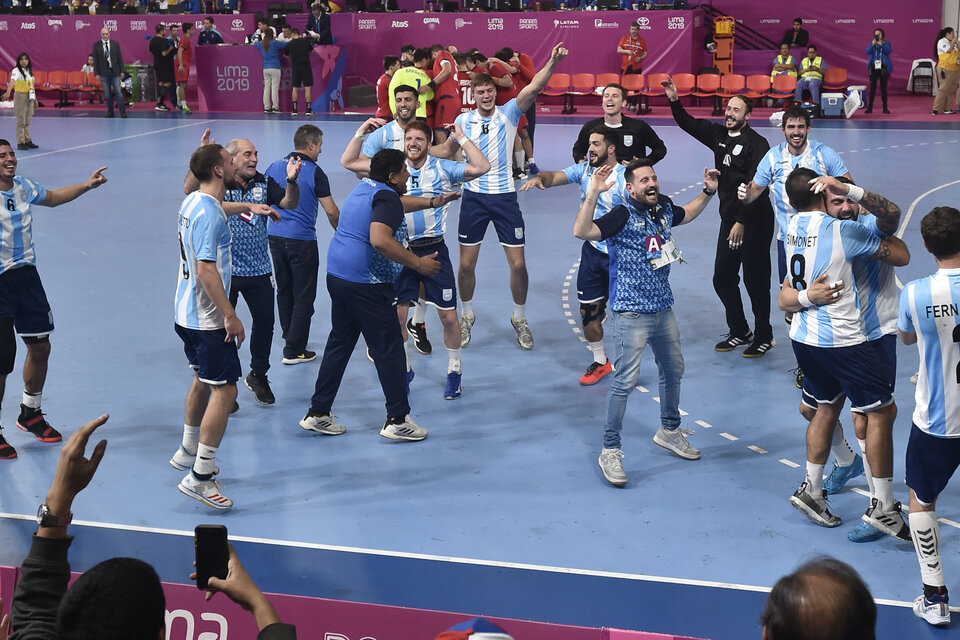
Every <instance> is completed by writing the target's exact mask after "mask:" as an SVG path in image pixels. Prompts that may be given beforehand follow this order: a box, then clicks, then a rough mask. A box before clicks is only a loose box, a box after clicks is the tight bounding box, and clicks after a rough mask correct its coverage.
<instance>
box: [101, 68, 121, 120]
mask: <svg viewBox="0 0 960 640" xmlns="http://www.w3.org/2000/svg"><path fill="white" fill-rule="evenodd" d="M100 82H101V84H103V100H104V102H106V103H107V113H108V114H110V115H112V114H113V97H114V96H116V98H117V104H118V105H120V113H121V114H124V113H126V112H127V105H126V104H124V101H123V91H122V90H121V89H120V76H118V75H117V74H115V73H113V72H110V73H105V74H103V75H102V76H100Z"/></svg>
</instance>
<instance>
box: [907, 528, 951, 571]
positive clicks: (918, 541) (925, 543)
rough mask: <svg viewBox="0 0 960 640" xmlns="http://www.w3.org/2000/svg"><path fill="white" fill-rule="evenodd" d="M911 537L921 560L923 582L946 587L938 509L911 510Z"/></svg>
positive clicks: (918, 558)
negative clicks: (941, 557)
mask: <svg viewBox="0 0 960 640" xmlns="http://www.w3.org/2000/svg"><path fill="white" fill-rule="evenodd" d="M910 537H912V538H913V548H914V550H915V551H916V552H917V560H918V561H919V562H920V577H921V578H922V579H923V584H925V585H929V586H931V587H944V586H946V583H945V582H944V579H943V562H941V559H940V523H938V522H937V512H936V511H911V512H910Z"/></svg>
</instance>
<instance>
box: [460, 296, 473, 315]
mask: <svg viewBox="0 0 960 640" xmlns="http://www.w3.org/2000/svg"><path fill="white" fill-rule="evenodd" d="M460 306H461V311H460V317H461V318H462V317H464V316H472V315H473V300H461V301H460Z"/></svg>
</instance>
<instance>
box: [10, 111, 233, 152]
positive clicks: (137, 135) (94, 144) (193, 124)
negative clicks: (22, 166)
mask: <svg viewBox="0 0 960 640" xmlns="http://www.w3.org/2000/svg"><path fill="white" fill-rule="evenodd" d="M211 122H215V121H214V120H198V121H196V122H191V123H189V124H181V125H178V126H176V127H167V128H165V129H154V130H153V131H145V132H143V133H134V134H132V135H129V136H121V137H119V138H110V139H109V140H101V141H99V142H88V143H87V144H81V145H77V146H75V147H67V148H66V149H54V150H53V151H44V152H43V153H33V154H31V155H29V156H17V160H18V161H19V162H23V161H24V160H31V159H33V158H42V157H44V156H52V155H54V154H57V153H66V152H67V151H76V150H77V149H89V148H90V147H98V146H100V145H102V144H110V143H112V142H122V141H124V140H133V139H134V138H143V137H144V136H153V135H156V134H158V133H166V132H168V131H176V130H177V129H186V128H187V127H197V126H200V125H203V124H210V123H211ZM219 122H223V121H222V120H220V121H219Z"/></svg>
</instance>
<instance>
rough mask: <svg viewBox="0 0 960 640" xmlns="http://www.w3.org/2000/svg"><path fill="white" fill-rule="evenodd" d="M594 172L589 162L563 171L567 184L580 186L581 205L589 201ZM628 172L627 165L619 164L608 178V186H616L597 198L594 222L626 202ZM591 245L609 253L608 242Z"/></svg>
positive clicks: (595, 242) (603, 241) (593, 242)
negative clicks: (591, 179) (589, 189)
mask: <svg viewBox="0 0 960 640" xmlns="http://www.w3.org/2000/svg"><path fill="white" fill-rule="evenodd" d="M594 171H595V169H594V167H591V166H590V163H589V161H587V160H584V161H583V162H579V163H577V164H572V165H570V166H569V167H567V168H566V169H564V170H563V173H564V174H566V176H567V182H569V183H570V184H579V185H580V204H583V201H584V200H586V199H587V189H588V188H589V187H590V178H592V177H593V172H594ZM626 171H627V167H626V165H622V164H619V163H618V164H617V165H616V168H615V169H614V171H613V173H611V174H610V177H608V178H607V184H612V183H616V184H614V185H613V186H612V187H610V188H609V189H607V190H606V191H604V192H603V193H601V194H600V197H599V198H597V209H596V210H595V211H594V212H593V219H594V220H596V219H597V218H601V217H603V216H605V215H606V214H607V213H608V212H609V211H610V210H611V209H613V208H614V207H616V206H617V205H621V204H624V203H625V202H626V199H627V182H626V180H625V179H624V177H623V175H624V173H626ZM590 244H592V245H593V248H594V249H596V250H597V251H599V252H600V253H607V241H606V240H599V241H598V240H591V241H590Z"/></svg>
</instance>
